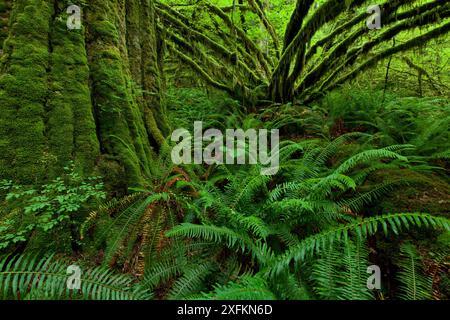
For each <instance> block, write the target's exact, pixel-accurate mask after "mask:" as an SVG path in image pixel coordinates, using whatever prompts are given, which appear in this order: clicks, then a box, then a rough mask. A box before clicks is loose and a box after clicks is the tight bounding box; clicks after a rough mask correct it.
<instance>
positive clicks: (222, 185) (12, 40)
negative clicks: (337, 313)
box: [0, 0, 450, 300]
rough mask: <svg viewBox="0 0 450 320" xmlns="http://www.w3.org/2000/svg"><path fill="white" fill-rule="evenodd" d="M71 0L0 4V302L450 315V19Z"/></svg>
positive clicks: (324, 9)
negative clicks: (177, 150) (250, 302)
mask: <svg viewBox="0 0 450 320" xmlns="http://www.w3.org/2000/svg"><path fill="white" fill-rule="evenodd" d="M73 2H74V4H76V5H78V6H80V7H81V8H82V10H83V15H82V22H83V23H82V28H81V30H68V29H67V27H66V22H67V18H68V13H67V12H66V7H67V5H68V1H60V0H24V1H17V0H11V1H6V0H0V29H1V30H0V43H2V44H3V50H2V51H1V53H0V56H1V61H0V106H1V110H0V181H1V182H0V204H1V207H0V299H18V300H24V299H25V300H26V299H68V300H78V299H99V300H109V299H113V300H116V299H125V300H129V299H138V300H139V299H259V300H266V299H267V300H269V299H283V300H309V299H333V300H335V299H336V300H344V299H354V300H365V299H379V300H384V299H407V300H425V299H449V298H450V290H449V289H450V273H449V257H450V239H449V235H450V220H449V207H450V206H449V202H450V197H449V195H450V184H449V183H450V180H449V175H448V170H449V162H448V161H449V155H450V154H449V152H450V139H449V138H450V137H449V135H450V131H449V130H448V128H449V127H450V97H449V96H448V92H449V86H450V84H449V80H450V79H449V74H450V73H449V72H448V71H449V61H450V60H449V53H450V47H449V43H448V31H449V13H450V5H449V3H448V2H446V1H440V0H430V1H428V0H407V1H406V0H402V1H397V0H392V1H381V3H380V8H381V9H382V23H383V25H382V28H381V29H380V30H369V28H368V27H367V26H366V19H367V18H368V17H369V14H368V13H367V12H366V10H367V6H368V5H369V4H371V3H369V1H363V0H349V1H334V0H316V1H313V0H297V1H294V0H292V1H282V0H271V1H269V0H267V1H266V0H237V1H235V0H216V1H212V0H201V1H188V0H186V1H185V0H160V1H156V0H127V1H124V0H120V1H119V0H91V1H84V0H76V1H73ZM195 121H202V122H203V130H207V129H219V130H221V131H222V132H223V131H225V130H226V129H235V128H242V129H244V130H247V129H277V130H279V133H280V146H279V152H278V155H279V160H280V163H279V170H278V172H277V173H276V174H275V175H272V176H268V175H261V168H262V166H261V165H259V164H257V165H250V164H245V165H237V164H227V165H225V164H212V165H206V164H181V165H177V164H175V163H174V161H172V158H171V151H172V148H173V146H174V143H173V141H171V133H172V132H173V130H175V129H179V128H185V129H187V130H189V131H191V132H192V130H193V126H194V122H195ZM246 143H247V144H249V143H248V142H246ZM247 147H248V148H247V149H248V150H249V149H250V146H249V145H247ZM225 151H226V152H227V150H225ZM236 157H237V154H233V159H234V158H236ZM69 266H77V267H79V268H80V270H81V283H80V287H79V288H70V287H68V286H67V284H68V279H69V277H70V276H71V274H70V273H69V274H68V269H67V268H68V267H69ZM371 266H377V267H378V268H379V269H380V270H381V274H380V281H381V287H380V288H375V289H371V288H369V286H368V283H369V282H368V279H369V277H370V276H371V273H370V271H368V268H369V267H371ZM369 269H370V268H369Z"/></svg>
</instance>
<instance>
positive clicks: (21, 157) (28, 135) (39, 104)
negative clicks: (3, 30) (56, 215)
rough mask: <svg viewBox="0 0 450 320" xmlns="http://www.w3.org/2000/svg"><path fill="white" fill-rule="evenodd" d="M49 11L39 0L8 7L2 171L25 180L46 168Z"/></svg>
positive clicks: (0, 126)
mask: <svg viewBox="0 0 450 320" xmlns="http://www.w3.org/2000/svg"><path fill="white" fill-rule="evenodd" d="M51 16H52V7H51V6H50V5H49V3H48V2H47V1H43V0H33V1H27V2H26V4H25V3H21V4H17V5H15V6H14V8H13V11H12V12H11V19H12V23H11V30H10V34H9V38H8V40H7V42H6V43H5V47H4V50H5V52H4V57H3V61H5V62H6V63H5V66H6V68H5V70H4V73H3V74H2V76H1V78H0V105H2V114H1V121H0V132H2V135H3V137H2V138H3V139H2V143H1V144H0V153H1V154H2V158H1V160H0V168H1V169H0V177H10V178H15V179H16V180H19V181H24V182H25V181H26V182H28V183H29V182H32V181H36V180H39V179H40V178H42V176H43V175H44V172H45V171H44V170H43V161H42V158H43V156H44V152H45V136H44V129H45V125H44V113H45V110H44V105H45V99H46V95H47V83H48V81H47V73H46V70H47V69H48V58H49V53H48V31H49V28H50V27H49V21H50V19H51Z"/></svg>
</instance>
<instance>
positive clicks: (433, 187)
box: [375, 170, 450, 215]
mask: <svg viewBox="0 0 450 320" xmlns="http://www.w3.org/2000/svg"><path fill="white" fill-rule="evenodd" d="M375 179H376V181H379V182H382V181H386V180H392V179H402V180H407V181H410V185H409V186H404V187H402V188H399V189H396V190H394V191H393V192H392V193H390V194H389V195H387V196H386V197H384V198H383V199H382V201H380V202H379V203H378V204H377V206H376V210H378V211H377V212H380V213H392V212H429V213H431V214H439V215H448V214H449V208H450V206H449V203H450V196H449V195H450V186H449V184H448V183H447V181H445V180H444V179H442V178H441V177H439V176H437V175H429V174H427V175H425V174H421V173H418V172H415V171H411V170H401V171H385V172H380V173H378V174H376V175H375Z"/></svg>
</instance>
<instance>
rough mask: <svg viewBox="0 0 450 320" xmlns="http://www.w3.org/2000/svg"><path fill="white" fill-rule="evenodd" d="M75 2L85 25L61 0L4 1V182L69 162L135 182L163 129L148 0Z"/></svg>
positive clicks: (44, 174) (28, 178)
mask: <svg viewBox="0 0 450 320" xmlns="http://www.w3.org/2000/svg"><path fill="white" fill-rule="evenodd" d="M77 2H78V3H79V4H78V5H79V6H80V7H82V29H81V30H69V29H68V27H67V25H66V23H67V19H68V17H69V15H68V14H67V13H66V10H67V1H61V0H20V1H19V0H15V1H0V18H1V19H2V21H3V19H4V17H7V19H8V23H7V27H4V28H3V29H2V32H1V35H0V39H1V40H3V39H4V38H6V39H5V41H4V46H3V53H2V60H1V61H2V64H1V75H0V106H1V112H0V179H5V178H7V179H12V180H14V181H19V182H21V183H36V182H39V181H44V180H46V179H49V178H53V177H55V176H57V175H59V174H60V173H61V172H62V169H63V167H64V166H66V165H67V164H68V163H69V161H74V163H75V165H76V168H79V170H81V171H82V173H83V174H84V175H88V174H93V173H95V172H99V173H100V174H104V175H106V176H108V175H109V176H110V177H111V180H113V179H116V178H117V177H118V176H119V177H120V178H121V180H122V181H121V183H122V184H123V185H126V186H130V185H136V184H140V183H141V182H142V178H143V177H144V176H145V174H149V168H150V162H151V159H152V156H153V154H154V151H153V150H154V148H158V146H159V145H161V144H162V143H163V142H164V137H165V136H166V135H167V134H168V126H167V123H166V120H165V117H164V108H163V105H162V100H161V98H160V96H161V92H160V87H161V83H160V79H161V77H160V72H161V69H160V64H158V42H157V40H158V39H157V36H156V32H155V15H154V7H153V0H126V1H125V0H90V1H88V2H86V3H88V4H87V5H86V6H85V7H83V5H82V3H84V2H85V1H74V3H75V4H77ZM8 4H12V7H11V6H8ZM3 34H5V36H4V37H3ZM114 175H115V177H113V176H114ZM106 178H107V177H106Z"/></svg>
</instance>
